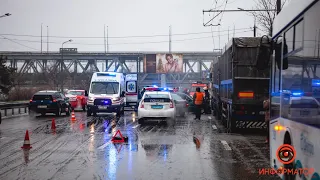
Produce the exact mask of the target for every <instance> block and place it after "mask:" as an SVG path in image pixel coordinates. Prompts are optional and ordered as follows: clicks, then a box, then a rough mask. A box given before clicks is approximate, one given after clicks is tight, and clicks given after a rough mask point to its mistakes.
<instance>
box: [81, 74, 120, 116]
mask: <svg viewBox="0 0 320 180" xmlns="http://www.w3.org/2000/svg"><path fill="white" fill-rule="evenodd" d="M88 95H89V96H88V101H87V108H88V109H87V116H91V115H92V114H93V115H94V116H96V115H97V113H117V115H121V114H123V113H124V105H125V79H124V75H123V74H122V73H116V72H95V73H93V75H92V78H91V82H90V88H89V94H88Z"/></svg>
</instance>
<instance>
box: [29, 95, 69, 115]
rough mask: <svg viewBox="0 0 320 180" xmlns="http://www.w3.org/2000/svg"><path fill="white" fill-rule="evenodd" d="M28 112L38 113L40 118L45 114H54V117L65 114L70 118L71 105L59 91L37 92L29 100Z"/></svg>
mask: <svg viewBox="0 0 320 180" xmlns="http://www.w3.org/2000/svg"><path fill="white" fill-rule="evenodd" d="M29 111H32V112H35V113H40V114H41V115H42V116H44V115H46V113H54V114H55V115H56V116H61V113H66V115H67V116H70V114H71V105H70V103H69V98H67V97H65V96H64V95H63V94H62V93H61V92H59V91H39V92H37V93H35V94H34V95H33V97H32V99H31V100H30V103H29Z"/></svg>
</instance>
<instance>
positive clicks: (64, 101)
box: [58, 93, 69, 111]
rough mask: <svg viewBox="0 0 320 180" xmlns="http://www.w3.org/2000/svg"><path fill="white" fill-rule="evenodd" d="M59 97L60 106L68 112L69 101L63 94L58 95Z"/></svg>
mask: <svg viewBox="0 0 320 180" xmlns="http://www.w3.org/2000/svg"><path fill="white" fill-rule="evenodd" d="M58 96H59V102H60V105H61V107H62V109H63V111H66V108H67V107H68V105H69V100H68V99H67V97H66V96H65V95H63V94H62V93H58Z"/></svg>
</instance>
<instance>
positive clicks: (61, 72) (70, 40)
mask: <svg viewBox="0 0 320 180" xmlns="http://www.w3.org/2000/svg"><path fill="white" fill-rule="evenodd" d="M68 42H72V39H69V40H68V41H65V42H63V43H62V47H61V62H60V74H61V77H60V78H62V75H63V45H64V44H65V43H68ZM61 81H62V83H61V92H62V91H63V80H62V79H61Z"/></svg>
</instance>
